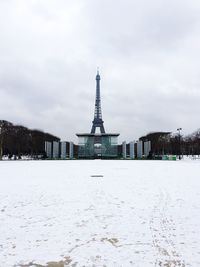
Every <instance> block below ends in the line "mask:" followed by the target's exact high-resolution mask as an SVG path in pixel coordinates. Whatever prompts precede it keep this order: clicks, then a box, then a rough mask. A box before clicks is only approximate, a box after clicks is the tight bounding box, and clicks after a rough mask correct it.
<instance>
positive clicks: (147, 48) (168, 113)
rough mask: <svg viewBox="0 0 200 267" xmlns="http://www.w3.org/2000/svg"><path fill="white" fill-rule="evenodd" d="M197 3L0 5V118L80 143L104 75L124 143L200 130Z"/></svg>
mask: <svg viewBox="0 0 200 267" xmlns="http://www.w3.org/2000/svg"><path fill="white" fill-rule="evenodd" d="M199 14H200V1H199V0H187V1H186V0H167V1H166V0H151V1H149V0H140V1H138V0H0V119H5V120H9V121H11V122H13V123H14V124H23V125H25V126H27V127H29V128H32V129H35V128H36V129H41V130H44V131H46V132H50V133H52V134H55V135H57V136H58V137H60V138H61V139H62V140H72V141H75V142H77V138H76V136H75V133H77V132H79V133H82V132H84V133H85V132H90V130H91V126H92V120H93V116H94V102H95V75H96V70H97V67H99V68H100V75H101V100H102V114H103V120H104V126H105V130H106V132H119V133H120V141H122V140H127V141H130V140H136V139H137V138H139V137H140V136H141V135H144V134H146V133H148V132H152V131H158V130H161V131H172V132H176V129H177V128H178V127H182V128H183V133H184V134H187V133H189V132H192V131H194V130H196V129H197V128H199V127H200V119H199V117H200V15H199Z"/></svg>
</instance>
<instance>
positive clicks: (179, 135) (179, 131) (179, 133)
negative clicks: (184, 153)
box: [177, 128, 182, 160]
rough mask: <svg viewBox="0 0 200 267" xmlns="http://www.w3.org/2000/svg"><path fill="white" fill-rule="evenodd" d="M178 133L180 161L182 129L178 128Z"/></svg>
mask: <svg viewBox="0 0 200 267" xmlns="http://www.w3.org/2000/svg"><path fill="white" fill-rule="evenodd" d="M177 131H178V139H179V157H178V158H179V160H180V159H181V131H182V128H178V129H177Z"/></svg>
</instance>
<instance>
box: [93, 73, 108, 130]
mask: <svg viewBox="0 0 200 267" xmlns="http://www.w3.org/2000/svg"><path fill="white" fill-rule="evenodd" d="M100 79H101V78H100V75H99V68H97V75H96V100H95V112H94V120H93V122H92V130H91V133H95V131H96V128H100V132H101V133H105V130H104V126H103V120H102V113H101V97H100Z"/></svg>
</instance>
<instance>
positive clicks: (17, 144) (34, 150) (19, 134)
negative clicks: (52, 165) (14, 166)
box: [0, 120, 60, 159]
mask: <svg viewBox="0 0 200 267" xmlns="http://www.w3.org/2000/svg"><path fill="white" fill-rule="evenodd" d="M45 141H50V142H52V141H60V138H58V137H57V136H54V135H52V134H49V133H45V132H43V131H41V130H31V129H28V128H27V127H24V126H22V125H14V124H13V123H11V122H9V121H6V120H0V159H2V156H3V155H8V156H9V158H12V157H13V156H15V157H16V156H17V157H18V158H20V157H21V155H30V156H32V157H37V156H38V155H43V156H44V157H45V147H44V146H45V145H44V144H45Z"/></svg>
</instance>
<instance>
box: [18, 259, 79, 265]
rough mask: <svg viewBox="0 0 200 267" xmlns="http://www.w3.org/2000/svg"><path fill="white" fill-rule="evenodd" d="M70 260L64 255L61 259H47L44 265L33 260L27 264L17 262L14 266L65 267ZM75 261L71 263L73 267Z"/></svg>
mask: <svg viewBox="0 0 200 267" xmlns="http://www.w3.org/2000/svg"><path fill="white" fill-rule="evenodd" d="M71 262H72V259H71V258H70V257H64V260H61V261H58V262H57V261H49V262H47V264H45V265H41V264H38V263H34V262H29V263H27V264H19V265H16V267H17V266H18V267H66V266H68V265H69V264H70V263H71ZM76 264H77V263H74V264H72V265H71V266H72V267H75V266H76Z"/></svg>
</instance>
